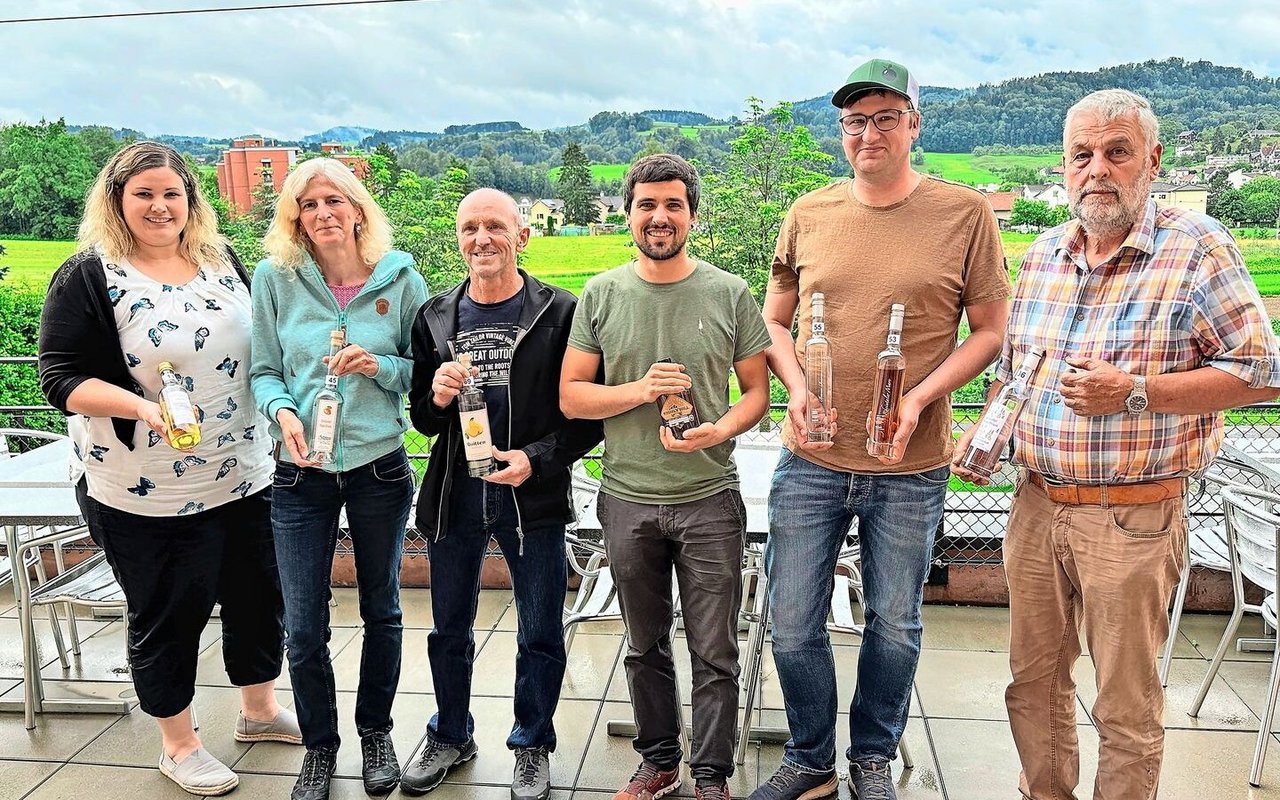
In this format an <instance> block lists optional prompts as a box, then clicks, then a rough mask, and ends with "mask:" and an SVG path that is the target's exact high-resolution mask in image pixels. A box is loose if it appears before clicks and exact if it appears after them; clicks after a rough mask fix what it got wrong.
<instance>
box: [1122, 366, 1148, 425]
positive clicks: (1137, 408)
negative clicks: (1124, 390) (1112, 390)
mask: <svg viewBox="0 0 1280 800" xmlns="http://www.w3.org/2000/svg"><path fill="white" fill-rule="evenodd" d="M1124 407H1125V410H1127V411H1128V412H1129V413H1130V414H1133V415H1134V416H1135V417H1136V416H1137V415H1139V414H1141V413H1142V412H1143V411H1146V410H1147V376H1145V375H1134V376H1133V388H1132V389H1130V390H1129V396H1128V397H1126V398H1125V399H1124Z"/></svg>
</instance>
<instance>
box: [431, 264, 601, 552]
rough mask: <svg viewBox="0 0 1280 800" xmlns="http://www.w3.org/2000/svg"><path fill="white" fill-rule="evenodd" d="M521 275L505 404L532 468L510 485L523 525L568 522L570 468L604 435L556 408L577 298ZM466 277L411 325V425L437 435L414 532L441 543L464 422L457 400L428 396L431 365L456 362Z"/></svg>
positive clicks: (513, 442) (514, 442) (596, 424)
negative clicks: (442, 404)
mask: <svg viewBox="0 0 1280 800" xmlns="http://www.w3.org/2000/svg"><path fill="white" fill-rule="evenodd" d="M520 277H521V278H522V279H523V280H524V289H523V292H524V305H523V308H522V310H521V312H520V320H519V327H520V330H521V333H520V334H519V338H518V339H517V340H516V344H515V348H514V351H513V353H512V357H511V372H510V376H509V384H508V394H509V399H508V406H507V407H508V410H509V414H510V417H511V419H510V425H511V439H510V442H509V443H508V448H509V449H515V448H520V449H521V450H523V451H524V453H525V455H527V456H528V457H529V463H530V465H531V466H532V468H533V473H532V474H531V475H530V476H529V478H528V479H527V480H526V481H525V482H524V483H522V484H520V485H519V486H517V487H515V502H516V513H517V518H518V520H519V525H520V530H519V531H518V533H519V534H520V535H521V536H523V533H524V530H523V529H524V528H529V529H535V528H540V527H545V526H547V525H557V524H565V523H569V522H572V521H573V507H572V503H571V502H570V476H569V470H570V469H571V468H572V467H573V464H574V462H575V461H577V460H578V459H579V458H582V457H583V456H584V455H586V454H587V453H588V452H590V451H591V448H593V447H595V446H596V445H597V444H599V443H600V440H601V439H603V438H604V426H603V424H602V423H601V422H600V421H599V420H567V419H565V417H564V414H562V413H561V412H560V362H561V361H562V360H563V359H564V351H565V348H566V347H567V346H568V343H569V328H570V325H571V324H572V322H573V309H574V307H575V306H576V305H577V300H576V299H575V298H574V296H573V295H571V294H569V293H568V292H566V291H565V290H563V289H560V288H557V287H554V286H547V285H546V284H544V283H542V282H540V281H538V280H537V279H535V278H533V277H531V276H529V275H528V274H526V273H525V272H524V270H520ZM469 284H470V280H466V281H463V282H462V283H460V284H459V285H458V286H456V287H454V289H453V290H452V291H450V292H449V293H448V294H443V295H438V296H436V297H433V298H432V299H431V300H429V301H428V302H427V304H426V305H425V306H423V307H422V310H421V311H419V312H418V318H417V319H416V320H414V324H413V383H412V386H411V388H410V390H409V416H410V418H411V419H412V420H413V426H414V427H415V428H417V429H418V430H419V431H420V432H422V433H424V434H426V435H427V436H435V437H436V441H435V444H434V445H432V447H431V459H430V461H428V463H427V474H426V476H425V477H424V478H423V480H422V489H421V490H420V492H419V495H418V512H417V516H416V519H415V521H416V524H417V527H418V530H419V531H421V532H422V533H423V534H424V535H426V536H429V537H430V538H431V540H432V541H439V540H440V539H441V538H443V537H444V536H445V534H446V532H447V531H448V529H449V493H450V491H451V489H452V486H453V477H454V473H455V472H456V470H457V469H458V463H457V462H458V457H459V453H460V452H461V450H462V436H461V433H462V431H461V421H460V420H459V417H458V403H457V400H456V399H455V400H454V401H453V402H452V403H450V404H449V405H448V406H447V407H446V408H443V409H442V408H438V407H437V406H436V405H435V403H433V402H431V397H432V392H431V382H432V379H433V378H434V377H435V374H436V370H437V369H439V368H440V365H441V364H443V363H444V362H446V361H454V360H455V358H454V353H453V350H452V348H451V344H452V342H453V339H454V337H455V336H456V335H457V332H458V303H459V301H460V300H461V299H462V293H463V292H465V291H467V286H468V285H469Z"/></svg>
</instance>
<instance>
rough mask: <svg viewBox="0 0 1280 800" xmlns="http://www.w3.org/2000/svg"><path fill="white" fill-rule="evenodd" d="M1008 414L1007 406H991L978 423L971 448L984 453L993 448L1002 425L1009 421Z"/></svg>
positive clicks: (1002, 428)
mask: <svg viewBox="0 0 1280 800" xmlns="http://www.w3.org/2000/svg"><path fill="white" fill-rule="evenodd" d="M1010 413H1011V412H1010V410H1009V406H1007V405H993V406H991V408H989V409H988V410H987V415H986V416H985V417H983V418H982V422H980V423H978V432H977V433H975V434H974V435H973V446H974V447H975V448H977V449H979V450H984V451H987V450H990V449H991V448H992V447H995V444H996V440H997V439H999V438H1000V431H1002V430H1004V424H1005V423H1006V422H1008V421H1009V414H1010Z"/></svg>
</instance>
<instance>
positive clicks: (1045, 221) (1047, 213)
mask: <svg viewBox="0 0 1280 800" xmlns="http://www.w3.org/2000/svg"><path fill="white" fill-rule="evenodd" d="M1009 224H1010V225H1032V226H1034V227H1037V228H1048V227H1052V226H1053V225H1054V224H1056V223H1054V222H1053V215H1052V212H1051V210H1050V209H1049V204H1048V203H1046V202H1045V201H1043V200H1027V199H1026V198H1024V197H1019V198H1016V199H1015V200H1014V201H1013V212H1012V213H1011V214H1010V215H1009Z"/></svg>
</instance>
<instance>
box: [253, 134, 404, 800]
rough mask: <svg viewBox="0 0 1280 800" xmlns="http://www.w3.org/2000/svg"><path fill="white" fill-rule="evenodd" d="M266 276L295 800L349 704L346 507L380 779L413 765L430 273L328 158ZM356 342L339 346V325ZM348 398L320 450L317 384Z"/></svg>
mask: <svg viewBox="0 0 1280 800" xmlns="http://www.w3.org/2000/svg"><path fill="white" fill-rule="evenodd" d="M265 245H266V249H267V253H268V258H267V259H265V260H264V261H263V262H262V263H261V264H259V265H258V268H257V270H256V271H255V272H254V275H253V364H252V368H251V372H250V376H251V378H250V379H251V381H252V384H253V394H254V398H255V400H256V401H257V405H258V409H259V410H260V411H261V412H262V414H263V415H264V416H265V417H266V418H267V419H268V420H270V421H271V436H272V437H273V438H274V439H275V440H276V441H277V442H279V444H277V445H276V453H277V459H278V461H277V463H276V467H275V477H274V480H273V481H272V487H273V488H272V491H273V493H274V497H273V505H272V509H271V521H272V525H273V527H274V528H275V544H276V556H277V559H278V560H279V562H280V580H281V585H282V588H283V591H284V604H285V619H286V627H287V629H288V632H289V633H288V638H287V642H286V648H287V650H288V653H289V675H290V677H291V678H292V683H293V697H294V700H295V701H296V702H295V708H296V709H297V711H298V719H299V722H300V724H301V728H302V735H303V740H304V742H305V744H306V746H307V755H306V757H305V759H304V760H303V764H302V771H301V773H300V774H299V776H298V780H297V782H296V783H295V784H294V787H293V794H292V798H293V800H323V799H324V798H328V797H329V783H330V780H331V778H332V777H333V771H334V768H335V766H336V757H337V752H338V744H339V739H338V714H337V700H336V693H335V688H334V677H333V665H332V664H331V662H330V657H329V647H328V641H329V605H328V598H329V580H330V578H329V576H330V571H331V570H332V568H333V551H334V547H335V545H336V543H337V536H338V517H339V512H340V511H341V510H342V508H343V507H344V506H345V507H346V518H347V524H348V526H349V527H350V531H351V544H352V548H353V549H354V551H355V565H356V585H357V587H358V591H359V595H360V616H361V618H362V619H363V620H364V642H363V652H362V653H361V657H360V684H359V689H358V691H357V694H356V712H355V717H356V719H355V721H356V730H357V732H358V733H359V734H360V745H361V747H360V749H361V755H362V760H363V766H364V770H363V776H364V785H365V789H366V791H368V792H369V793H370V794H386V793H387V792H390V791H391V789H392V788H394V787H395V785H396V783H397V782H398V780H399V778H400V768H399V764H398V762H397V760H396V754H395V750H394V749H393V747H392V744H391V725H392V720H391V702H392V700H393V699H394V698H395V693H396V687H397V685H398V684H399V681H400V650H401V638H402V626H401V621H400V619H401V614H400V556H401V553H402V551H403V544H404V532H405V524H406V522H407V521H408V518H409V508H410V505H411V503H412V498H413V471H412V470H411V469H410V467H409V461H408V458H407V457H406V455H405V451H404V434H405V431H406V430H407V426H406V424H405V420H404V394H405V393H406V392H407V391H408V390H409V379H410V377H411V375H412V371H413V362H412V359H411V358H410V352H409V342H410V339H411V335H412V327H413V321H414V318H415V317H416V315H417V313H418V309H419V308H421V307H422V305H423V303H425V302H426V299H427V288H426V284H425V283H424V282H423V280H422V277H421V276H420V275H418V273H417V271H416V270H415V269H414V263H413V258H412V257H411V256H410V255H409V254H407V253H402V252H399V251H396V250H392V249H391V230H390V225H389V224H388V222H387V218H386V216H385V215H384V214H383V213H382V209H380V208H379V207H378V205H377V203H375V202H374V200H373V198H372V197H371V196H370V195H369V192H368V191H367V190H366V189H365V188H364V186H363V185H361V183H360V181H358V180H356V178H355V176H354V175H352V174H351V171H350V170H349V169H348V168H347V167H346V166H345V165H343V164H342V163H341V162H339V161H336V160H334V159H330V158H315V159H312V160H310V161H306V162H304V163H303V164H301V165H300V166H299V167H298V168H297V169H296V170H294V172H293V173H292V174H291V175H289V177H288V178H287V179H286V180H285V182H284V185H283V186H282V187H281V188H280V196H279V200H278V201H277V203H276V214H275V218H274V219H273V220H272V222H271V228H270V230H269V231H268V232H267V236H266V240H265ZM333 331H343V332H344V334H345V335H344V338H343V341H344V342H345V346H344V347H342V349H341V350H339V351H337V352H336V353H335V354H334V355H333V356H332V358H330V334H331V333H332V332H333ZM330 382H332V383H334V384H336V390H337V391H338V392H339V393H340V395H341V397H342V403H341V405H340V406H339V412H338V413H339V423H338V427H337V436H336V442H335V445H334V446H333V447H332V449H331V450H330V449H329V448H326V452H324V453H323V455H322V454H320V453H317V452H316V451H315V450H314V448H313V445H315V443H316V431H315V429H314V426H313V424H312V420H313V418H314V415H315V409H316V405H317V403H316V396H317V394H318V393H319V392H320V391H321V390H322V389H324V388H325V387H326V385H328V383H330Z"/></svg>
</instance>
